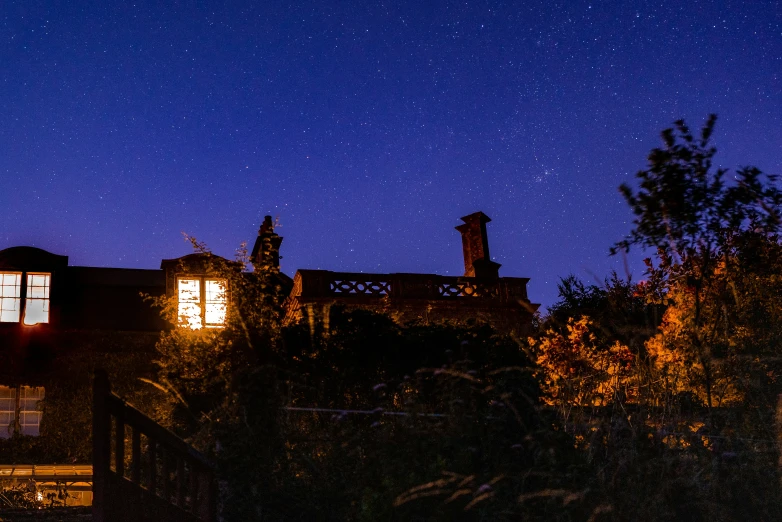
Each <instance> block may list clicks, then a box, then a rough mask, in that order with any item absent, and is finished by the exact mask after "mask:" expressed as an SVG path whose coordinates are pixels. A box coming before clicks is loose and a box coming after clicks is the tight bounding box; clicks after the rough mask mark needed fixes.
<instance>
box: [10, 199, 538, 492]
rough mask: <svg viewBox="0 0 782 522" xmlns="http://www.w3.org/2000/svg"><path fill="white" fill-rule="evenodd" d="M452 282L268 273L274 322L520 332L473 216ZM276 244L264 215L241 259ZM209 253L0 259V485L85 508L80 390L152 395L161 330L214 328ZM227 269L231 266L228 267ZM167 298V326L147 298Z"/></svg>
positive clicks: (214, 283)
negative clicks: (442, 325)
mask: <svg viewBox="0 0 782 522" xmlns="http://www.w3.org/2000/svg"><path fill="white" fill-rule="evenodd" d="M462 221H464V224H462V225H459V226H458V227H456V229H457V230H458V231H459V232H460V233H461V235H462V246H463V253H464V269H465V270H464V276H462V277H448V276H441V275H435V274H400V273H393V274H365V273H348V272H332V271H327V270H299V271H297V272H296V275H295V278H294V279H293V280H291V279H290V278H289V277H288V276H285V275H284V274H280V276H279V277H280V286H281V287H282V288H284V289H286V291H290V292H289V297H288V299H287V300H286V302H285V321H286V322H287V323H288V324H290V323H293V322H296V321H298V320H300V319H301V318H302V317H304V316H305V315H306V314H309V315H310V316H316V315H318V314H323V313H325V314H328V313H329V309H330V307H332V306H334V305H342V306H345V307H348V308H366V309H370V310H375V311H380V312H388V313H390V314H391V315H392V316H393V317H394V318H395V319H396V320H398V321H400V322H408V321H422V322H438V321H447V320H459V321H462V320H468V319H476V320H483V321H487V322H489V323H492V324H493V325H494V326H495V327H497V328H498V329H499V330H502V331H508V332H510V331H514V332H517V333H525V332H526V331H527V330H528V329H529V327H530V325H531V322H532V316H533V313H534V312H535V310H536V309H537V307H538V305H537V304H532V303H531V302H530V300H529V299H528V297H527V281H528V279H527V278H518V277H500V276H499V268H500V265H499V264H498V263H495V262H493V261H492V260H491V258H490V257H489V244H488V238H487V235H486V223H488V222H489V221H490V220H489V218H488V217H487V216H486V215H485V214H483V213H482V212H476V213H474V214H470V215H469V216H465V217H463V218H462ZM281 244H282V237H280V236H279V235H277V234H276V233H275V232H274V226H273V224H272V221H271V218H270V217H269V216H267V217H266V218H265V220H264V222H263V224H262V225H261V227H260V230H259V232H258V237H257V239H256V241H255V244H254V246H253V249H252V251H251V256H250V258H251V261H252V264H253V265H254V266H255V267H256V268H264V267H279V259H280V256H279V251H280V246H281ZM215 260H219V261H221V262H224V263H228V264H229V265H230V264H231V263H232V262H230V261H227V260H225V259H222V258H218V257H217V256H213V255H212V254H204V253H196V254H190V255H186V256H183V257H180V258H176V259H166V260H163V261H162V262H161V264H160V269H157V270H145V269H127V268H97V267H83V266H70V265H69V264H68V257H67V256H61V255H56V254H52V253H50V252H47V251H45V250H41V249H39V248H33V247H13V248H7V249H5V250H2V251H0V481H2V480H3V479H6V480H11V479H13V480H20V481H23V480H27V479H28V478H31V477H34V478H35V479H36V480H38V481H39V483H41V484H44V485H47V484H48V485H49V486H50V487H52V488H55V487H57V486H56V484H57V483H60V484H66V485H67V486H68V488H69V493H70V494H71V495H72V499H71V502H72V503H89V502H90V500H91V496H90V495H91V493H90V489H89V482H90V480H91V476H90V473H91V472H90V471H89V470H90V469H91V468H89V466H87V467H85V465H87V464H88V463H89V462H90V451H91V446H90V440H89V433H90V411H89V408H90V406H89V405H90V391H89V387H90V383H91V375H92V372H93V370H94V369H95V368H97V367H102V368H105V369H107V370H108V371H109V373H110V375H111V378H112V381H113V385H114V387H115V389H116V390H117V391H118V392H119V393H120V394H122V395H123V396H126V397H128V398H129V400H131V401H132V402H134V403H136V404H137V405H139V406H141V407H143V406H144V404H145V402H147V401H152V397H153V395H154V393H156V392H155V391H154V390H153V389H152V387H149V386H148V387H146V388H140V387H139V386H138V382H139V381H138V379H139V377H152V376H153V370H154V368H153V366H152V361H153V359H154V356H155V351H154V347H155V342H156V341H157V339H158V337H159V334H160V332H161V331H163V330H165V329H167V328H174V327H184V328H220V327H222V326H223V325H224V324H225V321H226V315H227V312H228V307H230V299H229V296H230V292H231V289H230V288H227V281H226V280H225V279H224V278H221V277H219V276H215V275H214V274H215V272H214V271H213V270H211V265H212V264H213V262H214V261H215ZM233 264H234V266H235V267H236V269H237V270H238V271H241V269H242V268H243V267H242V266H241V265H238V264H236V263H233ZM144 296H146V297H151V298H158V297H162V296H166V297H168V298H170V299H171V300H175V306H176V317H177V321H176V323H177V324H171V323H167V322H166V321H164V320H163V319H162V318H161V314H160V311H159V310H158V309H156V308H155V307H153V306H152V304H151V302H150V300H149V299H147V298H145V297H144Z"/></svg>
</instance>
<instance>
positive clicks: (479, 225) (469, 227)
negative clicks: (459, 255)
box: [456, 211, 502, 278]
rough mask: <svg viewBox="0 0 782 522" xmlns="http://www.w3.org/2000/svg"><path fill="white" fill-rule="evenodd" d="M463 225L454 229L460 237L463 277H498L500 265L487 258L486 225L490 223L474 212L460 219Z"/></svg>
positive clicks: (487, 217) (487, 240)
mask: <svg viewBox="0 0 782 522" xmlns="http://www.w3.org/2000/svg"><path fill="white" fill-rule="evenodd" d="M461 220H462V221H464V224H463V225H459V226H457V227H456V230H458V231H459V232H460V233H461V235H462V251H463V253H464V275H465V277H492V278H497V277H500V266H502V265H500V264H499V263H495V262H494V261H492V260H491V257H490V256H489V238H488V236H487V234H486V223H488V222H489V221H491V219H490V218H489V216H487V215H486V214H484V213H483V212H480V211H479V212H474V213H472V214H470V215H468V216H464V217H463V218H461Z"/></svg>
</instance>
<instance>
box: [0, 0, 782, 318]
mask: <svg viewBox="0 0 782 522" xmlns="http://www.w3.org/2000/svg"><path fill="white" fill-rule="evenodd" d="M232 3H233V4H238V3H237V2H232ZM159 4H175V3H174V2H155V3H150V4H143V3H136V4H135V5H133V4H132V3H130V2H123V3H113V2H103V1H96V2H84V1H78V2H51V5H47V3H43V2H33V1H30V0H25V1H19V2H14V1H11V2H8V1H3V2H2V4H0V43H1V44H2V51H0V53H1V54H0V78H1V80H0V117H1V118H2V125H0V249H2V248H6V247H10V246H17V245H32V246H37V247H40V248H43V249H46V250H49V251H51V252H54V253H56V254H61V255H67V256H69V257H70V264H71V265H88V266H114V267H138V268H158V267H159V264H160V260H161V259H162V258H172V257H178V256H181V255H184V254H187V253H189V252H190V251H191V250H190V248H189V246H188V245H187V244H186V243H185V242H184V241H183V239H182V232H186V233H188V234H191V235H193V236H195V237H197V238H198V239H199V240H201V241H204V242H206V243H207V244H208V245H209V246H210V247H211V248H212V249H213V251H214V252H215V253H218V254H221V255H225V256H228V257H231V256H233V252H234V250H235V249H236V247H237V246H238V245H239V244H240V243H241V242H242V241H243V240H246V241H250V242H251V243H252V241H253V240H254V238H255V236H256V234H257V230H258V227H259V225H260V222H261V221H262V219H263V216H264V215H265V214H271V215H272V216H275V217H277V216H278V217H279V222H280V224H281V225H282V226H281V227H280V228H278V229H277V232H278V233H280V234H281V235H283V236H284V237H285V240H284V242H283V245H282V255H283V257H284V259H283V260H282V268H283V271H284V272H286V273H288V274H289V275H293V274H294V273H295V271H296V269H297V268H321V269H330V270H344V271H365V272H433V273H440V274H451V275H461V273H462V270H463V264H462V257H461V242H460V236H459V233H458V232H456V231H455V230H454V229H453V227H454V226H456V225H458V224H459V223H460V221H459V220H458V218H459V217H460V216H463V215H465V214H469V213H472V212H475V211H477V210H483V211H484V212H485V213H486V214H488V215H489V216H490V217H491V218H492V220H493V221H492V223H490V224H489V240H490V247H491V253H492V256H493V257H494V259H495V260H496V261H498V262H500V263H502V264H503V267H502V268H501V270H500V274H501V275H504V276H519V277H530V278H531V279H532V280H531V282H530V285H529V290H530V298H531V299H532V300H533V301H536V302H541V303H543V304H544V305H547V304H551V303H552V302H553V301H555V300H556V296H557V290H556V283H557V281H558V280H559V278H560V277H562V276H566V275H568V274H569V273H575V274H576V275H579V276H581V277H582V278H584V279H586V280H588V281H593V280H595V278H597V279H600V278H602V277H605V276H606V275H607V273H608V272H609V270H611V269H612V268H615V269H617V270H619V271H620V272H622V273H624V268H623V260H622V258H621V257H618V258H617V257H614V258H610V257H609V256H608V248H609V247H610V246H611V245H612V244H613V243H614V242H615V241H617V240H619V239H621V238H622V237H623V235H624V234H626V233H627V232H628V231H629V230H630V221H631V215H630V213H629V210H628V207H627V206H626V204H625V203H624V201H623V200H622V199H621V197H620V195H619V193H618V191H617V186H618V185H619V184H620V183H622V182H625V181H631V180H632V179H633V177H634V174H635V172H636V171H637V170H639V169H641V168H643V167H644V166H645V158H646V155H647V154H648V152H649V150H650V149H651V148H653V147H655V146H657V145H658V144H659V143H660V140H659V133H660V131H661V130H662V129H663V128H665V127H666V126H670V125H671V123H672V122H673V121H674V120H676V119H678V118H685V119H686V120H687V121H688V123H689V124H690V126H691V127H692V128H694V129H697V128H699V127H700V125H701V124H702V123H703V122H704V121H705V119H706V117H707V115H708V114H709V113H711V112H716V113H717V114H718V115H719V120H718V122H717V129H716V132H715V135H714V137H715V144H716V146H717V147H718V148H719V150H720V152H719V154H718V156H717V162H718V163H719V164H720V165H722V166H726V167H731V168H734V167H737V166H742V165H756V166H758V167H759V168H761V169H762V170H764V171H767V172H772V173H782V3H780V2H763V1H757V2H755V1H753V2H714V3H705V2H691V1H688V2H678V1H656V2H622V3H621V4H622V5H620V2H598V1H594V2H591V3H590V2H571V1H564V2H556V1H543V2H533V1H525V2H521V1H519V2H510V3H505V2H494V1H492V2H474V1H467V2H465V1H461V2H436V1H429V0H426V1H420V0H418V1H411V2H385V3H378V2H372V1H369V2H367V1H344V2H337V1H328V2H312V3H309V2H307V3H304V2H302V3H296V4H295V5H294V4H289V3H280V2H270V1H262V2H251V3H247V4H246V5H243V6H239V5H234V6H231V7H225V6H223V5H218V3H215V4H214V5H208V4H205V3H204V2H177V3H176V4H177V5H175V6H161V5H159ZM221 4H222V3H221ZM628 266H629V267H630V269H631V270H632V272H633V274H634V277H635V278H636V279H640V278H642V276H643V274H642V268H641V266H640V263H639V262H638V256H633V257H631V258H630V259H629V260H628Z"/></svg>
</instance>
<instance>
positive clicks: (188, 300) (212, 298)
mask: <svg viewBox="0 0 782 522" xmlns="http://www.w3.org/2000/svg"><path fill="white" fill-rule="evenodd" d="M226 303H227V299H226V281H225V279H207V278H202V277H180V278H178V279H177V316H178V317H179V325H180V326H184V327H187V328H191V329H193V330H197V329H199V328H202V327H203V326H206V327H207V328H222V327H223V326H225V316H226Z"/></svg>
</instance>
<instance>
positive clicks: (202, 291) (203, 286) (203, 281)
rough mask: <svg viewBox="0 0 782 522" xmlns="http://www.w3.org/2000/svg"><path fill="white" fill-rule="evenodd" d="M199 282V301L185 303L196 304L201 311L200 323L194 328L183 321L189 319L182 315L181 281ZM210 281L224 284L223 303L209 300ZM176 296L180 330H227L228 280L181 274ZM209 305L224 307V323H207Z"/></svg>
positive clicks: (177, 283) (177, 323)
mask: <svg viewBox="0 0 782 522" xmlns="http://www.w3.org/2000/svg"><path fill="white" fill-rule="evenodd" d="M196 280H197V281H198V300H197V301H195V300H191V301H185V302H186V303H191V304H194V305H195V306H197V307H198V310H199V318H200V323H199V324H198V325H197V326H194V325H192V324H190V322H189V321H187V320H184V321H183V320H182V318H183V317H189V316H188V315H186V314H182V313H181V311H182V310H183V308H182V307H181V301H180V288H179V285H180V281H196ZM208 281H217V282H218V283H222V286H223V299H222V302H221V301H220V300H215V299H212V300H209V299H208V295H210V294H208V293H207V282H208ZM175 295H176V300H177V303H176V306H177V316H176V319H177V321H176V325H177V327H178V328H190V329H191V330H201V329H203V328H210V329H218V328H225V326H226V324H227V322H228V302H229V298H228V279H227V278H225V277H216V276H210V275H205V274H180V275H177V276H176V286H175ZM208 304H222V305H223V306H224V312H223V321H222V323H214V322H212V323H209V322H207V320H206V319H207V310H206V308H207V305H208Z"/></svg>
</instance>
